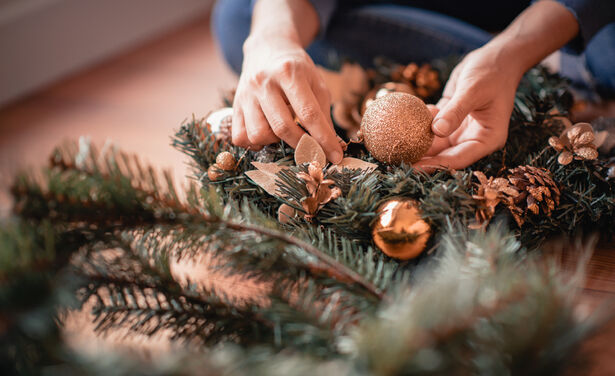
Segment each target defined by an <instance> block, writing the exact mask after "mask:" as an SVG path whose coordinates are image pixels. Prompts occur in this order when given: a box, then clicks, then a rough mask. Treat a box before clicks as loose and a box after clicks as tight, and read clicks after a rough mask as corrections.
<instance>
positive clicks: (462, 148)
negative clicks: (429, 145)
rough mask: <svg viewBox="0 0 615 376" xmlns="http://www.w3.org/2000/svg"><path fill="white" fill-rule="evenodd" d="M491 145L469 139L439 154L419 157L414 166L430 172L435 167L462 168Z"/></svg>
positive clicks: (487, 152)
mask: <svg viewBox="0 0 615 376" xmlns="http://www.w3.org/2000/svg"><path fill="white" fill-rule="evenodd" d="M492 149H493V147H491V146H489V145H487V144H485V143H484V142H482V141H479V140H469V141H466V142H463V143H461V144H458V145H455V146H452V147H450V148H448V149H445V150H443V151H442V152H440V154H438V155H436V156H433V157H428V158H424V159H421V160H420V161H418V162H417V163H415V164H414V167H416V168H418V169H421V170H424V171H427V172H431V171H433V170H436V169H442V168H444V169H462V168H466V167H468V166H469V165H471V164H472V163H474V162H476V161H478V160H479V159H481V158H482V157H484V156H486V155H488V154H489V153H491V152H492V151H493V150H492Z"/></svg>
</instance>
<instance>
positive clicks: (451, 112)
mask: <svg viewBox="0 0 615 376" xmlns="http://www.w3.org/2000/svg"><path fill="white" fill-rule="evenodd" d="M522 75H523V71H522V70H521V69H519V67H515V65H514V61H506V59H503V56H501V55H500V54H499V49H498V48H497V46H489V45H487V46H485V47H482V48H479V49H477V50H475V51H473V52H471V53H470V54H468V55H467V56H466V57H465V58H464V59H463V60H462V61H461V63H459V65H457V67H456V68H455V69H454V70H453V72H452V74H451V77H450V79H449V80H448V82H447V83H446V86H445V88H444V93H443V95H442V99H440V101H439V102H438V103H437V105H436V106H435V107H434V106H430V107H431V110H432V113H433V114H434V115H435V116H434V120H433V122H432V130H433V132H434V133H435V135H436V137H435V139H434V143H433V145H432V146H431V148H430V149H429V151H428V152H427V154H426V156H425V157H424V158H423V159H421V160H420V161H419V162H417V163H416V164H415V166H416V167H418V168H420V169H423V170H426V171H433V170H434V169H437V168H450V169H461V168H465V167H467V166H469V165H471V164H472V163H474V162H476V161H477V160H479V159H481V158H482V157H484V156H486V155H488V154H490V153H492V152H494V151H496V150H498V149H500V148H502V147H503V146H504V144H505V143H506V138H507V136H508V123H509V120H510V115H511V113H512V109H513V104H514V99H515V92H516V89H517V86H518V84H519V81H520V79H521V76H522Z"/></svg>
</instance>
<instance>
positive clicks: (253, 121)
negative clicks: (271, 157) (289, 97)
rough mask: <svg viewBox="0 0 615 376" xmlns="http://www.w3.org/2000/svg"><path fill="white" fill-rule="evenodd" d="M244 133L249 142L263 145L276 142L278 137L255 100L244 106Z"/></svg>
mask: <svg viewBox="0 0 615 376" xmlns="http://www.w3.org/2000/svg"><path fill="white" fill-rule="evenodd" d="M243 111H244V116H245V125H246V133H247V135H248V140H250V144H252V145H255V146H264V145H269V144H273V143H274V142H278V141H279V139H278V138H277V137H276V135H275V134H274V133H273V131H272V130H271V128H270V127H269V122H267V119H266V118H265V115H264V114H263V110H262V109H261V106H260V105H259V104H258V103H257V102H253V103H251V104H250V105H249V106H245V107H244V109H243Z"/></svg>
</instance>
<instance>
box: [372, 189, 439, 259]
mask: <svg viewBox="0 0 615 376" xmlns="http://www.w3.org/2000/svg"><path fill="white" fill-rule="evenodd" d="M430 236H431V227H429V224H427V222H425V220H423V218H422V217H421V212H420V210H419V207H418V202H416V201H414V200H410V199H392V200H390V201H387V202H385V203H384V204H382V205H380V207H379V208H378V217H377V218H376V223H375V224H374V227H373V229H372V238H373V240H374V243H375V244H376V246H377V247H378V248H379V249H380V250H381V251H382V252H384V253H385V254H386V255H388V256H390V257H393V258H396V259H400V260H408V259H411V258H415V257H417V256H418V255H420V254H421V252H423V250H424V249H425V246H426V245H427V241H428V240H429V237H430Z"/></svg>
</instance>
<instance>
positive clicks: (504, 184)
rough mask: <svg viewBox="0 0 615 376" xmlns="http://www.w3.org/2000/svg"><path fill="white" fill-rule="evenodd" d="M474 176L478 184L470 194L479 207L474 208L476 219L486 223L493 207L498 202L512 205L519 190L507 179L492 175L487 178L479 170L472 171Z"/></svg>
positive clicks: (492, 213)
mask: <svg viewBox="0 0 615 376" xmlns="http://www.w3.org/2000/svg"><path fill="white" fill-rule="evenodd" d="M474 176H476V178H477V179H478V181H479V184H476V188H477V192H476V194H475V195H472V198H474V199H475V200H476V201H477V202H478V203H479V208H478V209H477V210H476V221H477V222H478V223H479V224H484V223H486V222H487V223H488V222H489V221H490V220H491V218H493V215H494V214H495V208H496V206H498V204H499V203H500V202H504V203H505V204H506V205H507V206H511V205H514V199H515V197H517V196H518V195H519V192H518V191H517V190H516V189H515V188H514V187H513V186H511V185H510V182H509V181H508V180H507V179H504V178H494V177H493V176H492V177H490V178H489V179H487V177H486V176H485V174H484V173H482V172H481V171H474Z"/></svg>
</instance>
